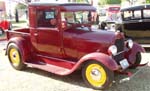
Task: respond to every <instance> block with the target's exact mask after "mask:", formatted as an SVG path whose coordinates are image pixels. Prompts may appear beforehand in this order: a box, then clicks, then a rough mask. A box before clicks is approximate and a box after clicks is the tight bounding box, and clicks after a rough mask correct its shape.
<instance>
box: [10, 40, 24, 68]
mask: <svg viewBox="0 0 150 91" xmlns="http://www.w3.org/2000/svg"><path fill="white" fill-rule="evenodd" d="M8 58H9V61H10V64H11V65H12V67H13V68H15V69H16V70H23V69H24V68H25V67H26V65H25V64H24V63H23V60H22V55H21V51H20V49H19V48H18V46H17V45H16V44H14V43H11V44H9V46H8Z"/></svg>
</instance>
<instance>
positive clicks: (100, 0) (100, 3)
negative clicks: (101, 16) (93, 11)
mask: <svg viewBox="0 0 150 91" xmlns="http://www.w3.org/2000/svg"><path fill="white" fill-rule="evenodd" d="M98 4H99V5H106V4H107V0H99V3H98Z"/></svg>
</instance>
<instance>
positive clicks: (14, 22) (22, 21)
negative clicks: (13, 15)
mask: <svg viewBox="0 0 150 91" xmlns="http://www.w3.org/2000/svg"><path fill="white" fill-rule="evenodd" d="M26 22H27V21H26V20H20V21H19V22H16V21H11V23H12V24H19V23H26Z"/></svg>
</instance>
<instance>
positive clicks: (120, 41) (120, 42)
mask: <svg viewBox="0 0 150 91" xmlns="http://www.w3.org/2000/svg"><path fill="white" fill-rule="evenodd" d="M115 45H116V46H117V49H118V51H117V52H121V51H123V50H124V39H123V38H122V39H117V40H116V41H115Z"/></svg>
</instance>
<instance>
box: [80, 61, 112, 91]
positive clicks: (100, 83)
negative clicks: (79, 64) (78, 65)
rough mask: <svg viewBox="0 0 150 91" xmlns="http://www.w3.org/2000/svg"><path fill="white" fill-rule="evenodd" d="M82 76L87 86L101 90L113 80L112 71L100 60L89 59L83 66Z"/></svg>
mask: <svg viewBox="0 0 150 91" xmlns="http://www.w3.org/2000/svg"><path fill="white" fill-rule="evenodd" d="M90 67H91V69H90ZM82 77H83V80H84V82H85V83H86V84H87V85H88V86H89V87H91V88H93V89H97V90H102V89H106V88H107V87H109V86H110V85H111V84H112V82H113V80H114V72H113V71H111V70H109V69H108V68H107V67H105V66H104V65H103V64H101V63H100V62H97V61H89V62H87V63H86V64H85V65H84V66H83V69H82Z"/></svg>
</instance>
